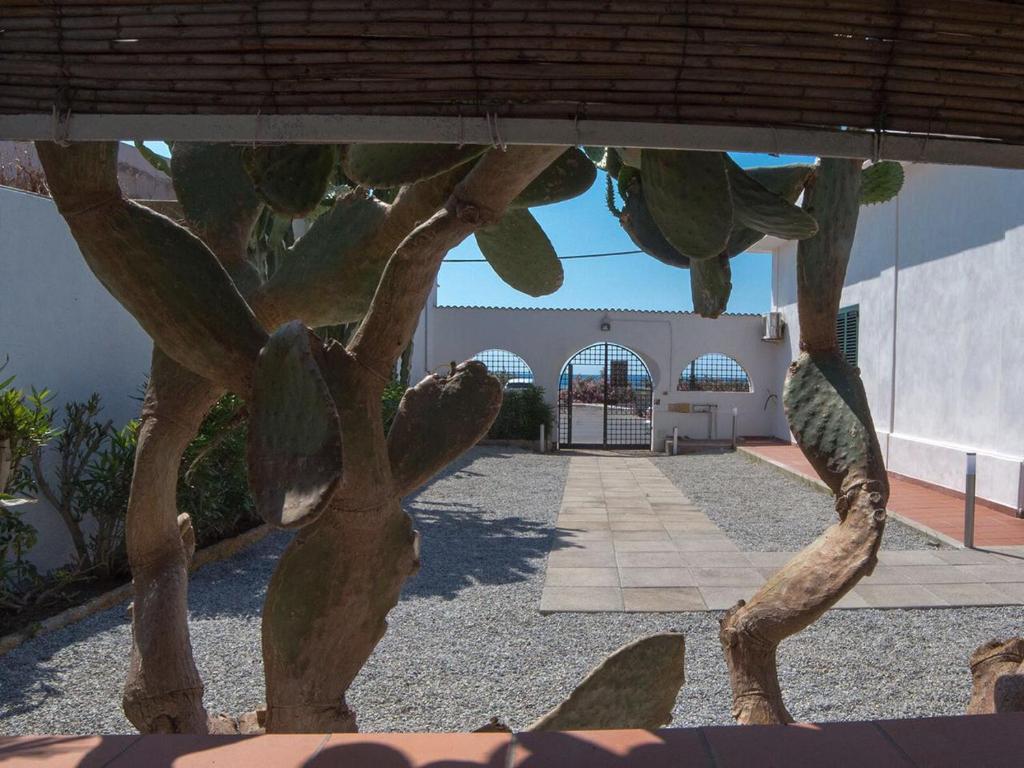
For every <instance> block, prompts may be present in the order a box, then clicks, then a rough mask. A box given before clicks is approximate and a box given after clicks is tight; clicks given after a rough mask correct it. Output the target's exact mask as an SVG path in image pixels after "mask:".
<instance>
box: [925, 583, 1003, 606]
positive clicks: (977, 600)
mask: <svg viewBox="0 0 1024 768" xmlns="http://www.w3.org/2000/svg"><path fill="white" fill-rule="evenodd" d="M928 591H929V592H934V593H935V594H936V595H938V596H939V597H941V598H942V599H943V600H945V601H946V602H947V603H949V605H1007V604H1012V603H1013V602H1014V601H1013V600H1012V599H1011V598H1010V597H1009V596H1007V594H1006V593H1005V592H1000V591H999V589H998V588H997V587H996V586H994V585H992V584H929V585H928Z"/></svg>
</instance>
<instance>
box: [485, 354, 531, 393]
mask: <svg viewBox="0 0 1024 768" xmlns="http://www.w3.org/2000/svg"><path fill="white" fill-rule="evenodd" d="M473 359H474V360H479V361H480V362H481V363H483V364H484V365H486V366H487V370H488V371H490V372H491V374H492V375H494V376H497V377H498V380H499V381H501V385H502V386H503V387H505V388H506V389H521V388H522V387H526V386H529V385H531V384H533V371H532V370H530V366H529V365H527V364H526V361H525V360H523V358H521V357H520V356H519V355H517V354H516V353H515V352H509V351H508V350H507V349H485V350H484V351H483V352H480V353H479V354H476V355H474V356H473Z"/></svg>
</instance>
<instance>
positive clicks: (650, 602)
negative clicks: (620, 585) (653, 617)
mask: <svg viewBox="0 0 1024 768" xmlns="http://www.w3.org/2000/svg"><path fill="white" fill-rule="evenodd" d="M622 603H623V605H624V606H625V609H626V610H627V611H637V612H642V611H649V612H652V613H665V612H673V611H704V610H707V606H706V605H705V604H704V598H703V597H701V594H700V590H698V589H697V588H696V587H641V588H632V589H631V588H626V589H623V590H622Z"/></svg>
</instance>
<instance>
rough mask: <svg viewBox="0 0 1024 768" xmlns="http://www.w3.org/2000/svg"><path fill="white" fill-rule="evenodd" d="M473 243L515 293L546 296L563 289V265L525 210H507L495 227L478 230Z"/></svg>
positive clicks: (538, 225)
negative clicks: (475, 243)
mask: <svg viewBox="0 0 1024 768" xmlns="http://www.w3.org/2000/svg"><path fill="white" fill-rule="evenodd" d="M476 242H477V245H478V246H480V252H481V253H483V255H484V258H486V259H487V262H488V263H489V264H490V265H491V267H492V268H493V269H494V271H495V272H497V273H498V277H500V278H501V279H502V280H504V281H505V282H506V283H508V284H509V285H510V286H512V287H513V288H515V289H516V290H517V291H522V292H523V293H525V294H527V295H529V296H546V295H547V294H549V293H554V292H555V291H557V290H558V289H559V288H561V287H562V279H563V273H562V262H560V261H559V260H558V256H557V254H556V253H555V249H554V248H553V247H552V245H551V241H550V240H548V236H547V235H546V234H544V230H543V229H541V226H540V224H538V223H537V220H536V219H535V218H533V216H532V215H531V214H530V212H529V211H528V210H526V209H525V208H520V209H515V210H509V211H507V212H506V213H505V215H504V216H503V217H502V218H501V221H499V222H498V223H497V224H494V225H493V226H490V227H484V228H482V229H479V230H477V233H476Z"/></svg>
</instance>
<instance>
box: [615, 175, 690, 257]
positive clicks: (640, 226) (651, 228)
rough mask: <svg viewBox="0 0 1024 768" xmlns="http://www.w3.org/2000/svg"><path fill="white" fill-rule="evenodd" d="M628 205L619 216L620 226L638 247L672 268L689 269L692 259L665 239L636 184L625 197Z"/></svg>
mask: <svg viewBox="0 0 1024 768" xmlns="http://www.w3.org/2000/svg"><path fill="white" fill-rule="evenodd" d="M625 199H626V204H625V205H624V206H623V208H622V213H621V214H620V215H619V225H620V226H621V227H622V228H623V229H624V230H625V231H626V234H627V235H629V239H630V240H632V241H633V242H634V243H635V244H636V247H637V248H639V249H640V250H641V251H643V252H644V253H646V254H647V255H649V256H653V257H654V258H656V259H657V260H658V261H660V262H662V263H664V264H668V265H669V266H672V267H682V268H685V267H689V266H690V259H689V258H687V257H686V256H684V255H683V254H681V253H680V252H679V251H677V250H676V249H675V248H673V247H672V244H671V243H670V242H669V241H668V240H666V239H665V236H664V235H663V234H661V230H660V229H658V225H657V224H655V223H654V219H652V218H651V213H650V211H648V210H647V204H646V203H645V202H644V195H643V190H642V189H641V187H640V185H639V184H634V185H633V187H632V189H631V191H628V192H627V193H626V196H625Z"/></svg>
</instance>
